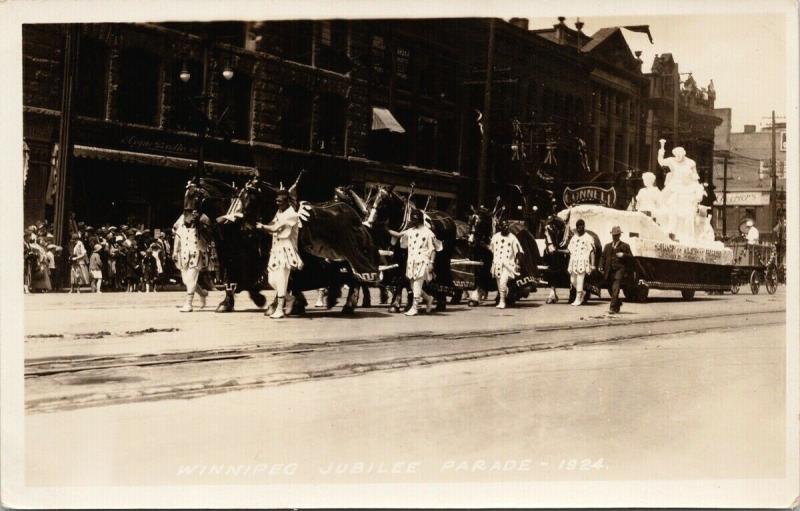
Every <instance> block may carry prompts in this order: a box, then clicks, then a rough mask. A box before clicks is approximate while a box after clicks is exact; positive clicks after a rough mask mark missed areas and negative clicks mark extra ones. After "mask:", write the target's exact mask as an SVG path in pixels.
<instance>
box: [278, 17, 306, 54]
mask: <svg viewBox="0 0 800 511" xmlns="http://www.w3.org/2000/svg"><path fill="white" fill-rule="evenodd" d="M279 23H280V24H281V28H282V29H283V30H282V34H283V40H284V44H283V56H284V58H285V59H286V60H291V61H294V62H299V63H301V64H311V43H312V41H313V36H314V25H313V23H312V22H311V21H289V22H279Z"/></svg>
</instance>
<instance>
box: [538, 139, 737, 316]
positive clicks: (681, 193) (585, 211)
mask: <svg viewBox="0 0 800 511" xmlns="http://www.w3.org/2000/svg"><path fill="white" fill-rule="evenodd" d="M664 142H665V141H664V140H661V148H660V149H659V152H658V161H659V164H660V165H662V166H664V167H668V168H669V169H670V172H669V173H668V174H667V175H666V179H665V184H664V188H663V189H659V188H658V187H657V186H655V184H654V181H655V176H654V175H653V174H652V173H645V174H644V175H643V181H644V183H645V187H644V188H642V189H641V190H640V191H639V193H638V194H637V196H636V199H635V200H634V201H633V203H632V204H631V207H629V209H628V210H619V209H614V208H612V207H611V205H612V204H613V203H614V199H615V197H613V193H614V192H613V190H603V189H600V188H596V187H587V188H583V189H577V190H572V189H569V188H567V189H566V190H565V192H564V194H565V197H564V199H565V200H564V203H565V204H571V206H569V207H567V208H566V209H564V210H562V211H560V212H559V213H558V214H557V215H556V217H557V218H556V219H558V220H560V221H561V222H563V224H564V226H565V231H564V233H565V236H564V237H563V238H562V241H561V242H560V243H558V242H557V243H556V245H558V246H559V247H563V246H566V244H565V240H566V239H567V238H568V236H567V235H566V233H568V232H572V231H574V229H575V223H576V222H577V221H578V220H579V219H582V220H583V221H584V222H585V223H586V229H587V231H590V232H591V233H594V234H595V235H596V236H597V237H598V238H599V241H600V245H601V246H605V244H606V243H609V242H611V234H610V233H611V229H612V227H614V226H619V227H620V228H621V229H622V232H623V234H622V240H623V241H625V242H626V243H628V244H629V245H630V247H631V252H632V254H633V260H632V261H631V264H630V265H629V267H628V274H627V276H626V282H625V284H624V286H623V293H624V294H625V296H626V297H627V298H628V299H632V300H634V301H644V300H646V299H647V297H648V292H649V290H650V289H665V290H676V291H680V292H681V294H682V296H683V297H684V299H692V298H693V297H694V294H695V292H696V291H708V292H720V291H729V290H731V284H732V269H733V267H734V266H733V264H734V253H733V250H731V248H729V247H726V246H725V245H724V244H723V243H722V242H720V241H715V239H714V230H713V228H712V227H711V218H710V217H709V216H708V208H707V207H705V206H702V205H701V204H700V203H701V201H702V199H703V197H704V195H705V190H704V187H703V185H702V184H701V183H700V180H699V178H698V175H697V170H696V167H695V162H694V161H693V160H691V159H690V158H687V157H686V153H685V151H684V150H683V148H681V147H676V148H674V149H673V151H672V154H673V156H672V157H669V158H664ZM581 202H584V203H581ZM585 202H595V203H594V204H591V203H590V204H587V203H585ZM540 244H541V245H542V247H543V248H544V249H545V250H547V246H548V245H551V246H552V243H551V241H548V240H541V241H540ZM598 263H599V260H598ZM591 277H592V278H590V280H589V284H590V286H595V289H594V292H595V294H597V293H598V287H603V283H602V282H600V280H599V275H597V272H596V274H595V275H593V276H591ZM554 287H555V286H554ZM559 287H560V286H559ZM587 295H588V293H587Z"/></svg>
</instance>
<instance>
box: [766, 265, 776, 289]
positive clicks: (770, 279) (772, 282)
mask: <svg viewBox="0 0 800 511" xmlns="http://www.w3.org/2000/svg"><path fill="white" fill-rule="evenodd" d="M764 284H766V286H767V293H769V294H771V295H774V294H775V291H777V290H778V271H777V270H776V269H775V268H770V269H769V270H767V275H766V278H765V279H764Z"/></svg>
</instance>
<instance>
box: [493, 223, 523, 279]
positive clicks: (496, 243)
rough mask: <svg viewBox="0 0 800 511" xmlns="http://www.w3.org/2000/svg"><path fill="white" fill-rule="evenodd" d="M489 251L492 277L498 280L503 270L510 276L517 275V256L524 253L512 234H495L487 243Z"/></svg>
mask: <svg viewBox="0 0 800 511" xmlns="http://www.w3.org/2000/svg"><path fill="white" fill-rule="evenodd" d="M489 250H491V251H492V254H493V257H492V276H493V277H494V278H499V277H500V276H501V274H502V273H503V270H505V271H506V272H508V273H509V274H510V275H513V276H516V275H517V255H518V254H522V253H524V252H523V251H522V245H520V243H519V240H518V239H517V237H516V236H514V234H512V233H508V235H507V236H503V234H502V233H499V232H498V233H496V234H495V235H494V236H492V240H491V241H490V242H489Z"/></svg>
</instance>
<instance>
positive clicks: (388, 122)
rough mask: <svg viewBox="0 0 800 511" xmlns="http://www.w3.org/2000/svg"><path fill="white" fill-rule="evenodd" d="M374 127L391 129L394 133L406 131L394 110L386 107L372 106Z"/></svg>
mask: <svg viewBox="0 0 800 511" xmlns="http://www.w3.org/2000/svg"><path fill="white" fill-rule="evenodd" d="M372 129H373V130H389V131H390V132H392V133H405V132H406V130H405V129H403V127H402V126H401V125H400V123H399V122H397V119H395V118H394V116H393V115H392V112H390V111H389V110H387V109H386V108H378V107H372Z"/></svg>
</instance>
